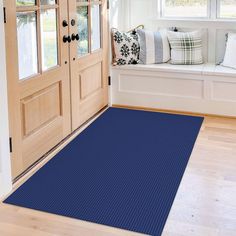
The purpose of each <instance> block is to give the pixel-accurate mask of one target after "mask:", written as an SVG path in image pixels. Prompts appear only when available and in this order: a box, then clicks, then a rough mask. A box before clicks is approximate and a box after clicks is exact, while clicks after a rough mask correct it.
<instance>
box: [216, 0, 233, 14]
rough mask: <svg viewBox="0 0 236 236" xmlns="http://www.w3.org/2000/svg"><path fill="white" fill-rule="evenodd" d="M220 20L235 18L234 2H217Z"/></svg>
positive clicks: (227, 0) (221, 0) (220, 0)
mask: <svg viewBox="0 0 236 236" xmlns="http://www.w3.org/2000/svg"><path fill="white" fill-rule="evenodd" d="M218 16H219V17H220V18H236V0H219V14H218Z"/></svg>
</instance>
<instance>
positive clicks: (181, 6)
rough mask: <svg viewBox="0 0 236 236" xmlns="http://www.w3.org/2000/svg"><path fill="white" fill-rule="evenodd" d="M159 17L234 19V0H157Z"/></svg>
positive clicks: (235, 2) (235, 12)
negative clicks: (158, 2) (159, 11)
mask: <svg viewBox="0 0 236 236" xmlns="http://www.w3.org/2000/svg"><path fill="white" fill-rule="evenodd" d="M159 1H160V3H161V4H160V5H161V17H167V18H168V17H171V18H209V19H216V18H218V19H236V0H159Z"/></svg>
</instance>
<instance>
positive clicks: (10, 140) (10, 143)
mask: <svg viewBox="0 0 236 236" xmlns="http://www.w3.org/2000/svg"><path fill="white" fill-rule="evenodd" d="M9 147H10V153H12V137H10V138H9Z"/></svg>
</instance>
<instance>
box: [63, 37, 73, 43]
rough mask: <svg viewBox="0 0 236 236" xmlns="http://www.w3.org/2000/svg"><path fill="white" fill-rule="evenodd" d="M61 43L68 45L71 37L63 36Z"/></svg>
mask: <svg viewBox="0 0 236 236" xmlns="http://www.w3.org/2000/svg"><path fill="white" fill-rule="evenodd" d="M63 42H64V43H67V42H68V43H70V42H71V37H70V36H66V35H64V36H63Z"/></svg>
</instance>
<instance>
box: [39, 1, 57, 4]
mask: <svg viewBox="0 0 236 236" xmlns="http://www.w3.org/2000/svg"><path fill="white" fill-rule="evenodd" d="M40 3H41V5H54V4H56V1H55V0H40Z"/></svg>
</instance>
